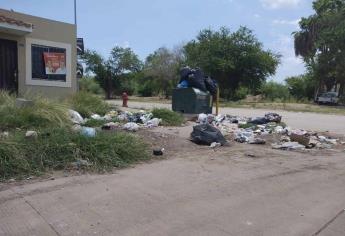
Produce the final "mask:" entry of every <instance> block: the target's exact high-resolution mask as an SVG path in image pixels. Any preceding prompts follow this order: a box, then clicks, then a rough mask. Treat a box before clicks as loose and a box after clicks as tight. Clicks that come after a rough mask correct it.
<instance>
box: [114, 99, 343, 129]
mask: <svg viewBox="0 0 345 236" xmlns="http://www.w3.org/2000/svg"><path fill="white" fill-rule="evenodd" d="M110 102H111V103H113V104H116V105H119V106H120V105H121V102H120V101H110ZM129 106H130V107H132V108H139V109H143V108H145V109H152V108H154V107H157V108H169V109H170V108H171V105H170V104H162V103H143V102H129ZM267 112H272V110H265V109H250V108H221V109H220V113H221V114H230V115H239V116H247V117H256V116H263V115H264V114H265V113H267ZM274 112H278V113H279V114H281V115H282V116H283V121H284V122H286V123H287V124H288V125H289V126H291V127H292V128H299V129H307V130H312V131H330V132H332V133H337V134H345V116H342V115H330V114H318V113H308V112H288V111H274Z"/></svg>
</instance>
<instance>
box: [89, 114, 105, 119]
mask: <svg viewBox="0 0 345 236" xmlns="http://www.w3.org/2000/svg"><path fill="white" fill-rule="evenodd" d="M91 119H94V120H104V118H103V117H101V116H100V115H98V114H93V115H91Z"/></svg>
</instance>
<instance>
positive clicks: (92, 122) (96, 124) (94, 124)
mask: <svg viewBox="0 0 345 236" xmlns="http://www.w3.org/2000/svg"><path fill="white" fill-rule="evenodd" d="M109 122H114V123H116V122H120V121H119V120H118V119H117V118H113V119H112V120H96V119H88V120H87V121H86V122H85V124H83V126H87V127H101V126H103V125H104V124H106V123H109Z"/></svg>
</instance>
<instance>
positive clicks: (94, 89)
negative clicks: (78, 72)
mask: <svg viewBox="0 0 345 236" xmlns="http://www.w3.org/2000/svg"><path fill="white" fill-rule="evenodd" d="M79 88H80V91H84V92H88V93H93V94H103V93H104V91H103V89H102V88H101V86H100V85H99V83H98V82H97V81H96V80H95V79H94V78H91V77H83V78H82V79H80V80H79Z"/></svg>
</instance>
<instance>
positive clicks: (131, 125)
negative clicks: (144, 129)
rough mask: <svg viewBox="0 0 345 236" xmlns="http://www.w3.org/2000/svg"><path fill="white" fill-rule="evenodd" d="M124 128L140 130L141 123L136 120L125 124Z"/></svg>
mask: <svg viewBox="0 0 345 236" xmlns="http://www.w3.org/2000/svg"><path fill="white" fill-rule="evenodd" d="M123 129H125V130H128V131H138V130H139V125H138V124H136V123H134V122H129V123H127V124H125V125H124V126H123Z"/></svg>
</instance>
